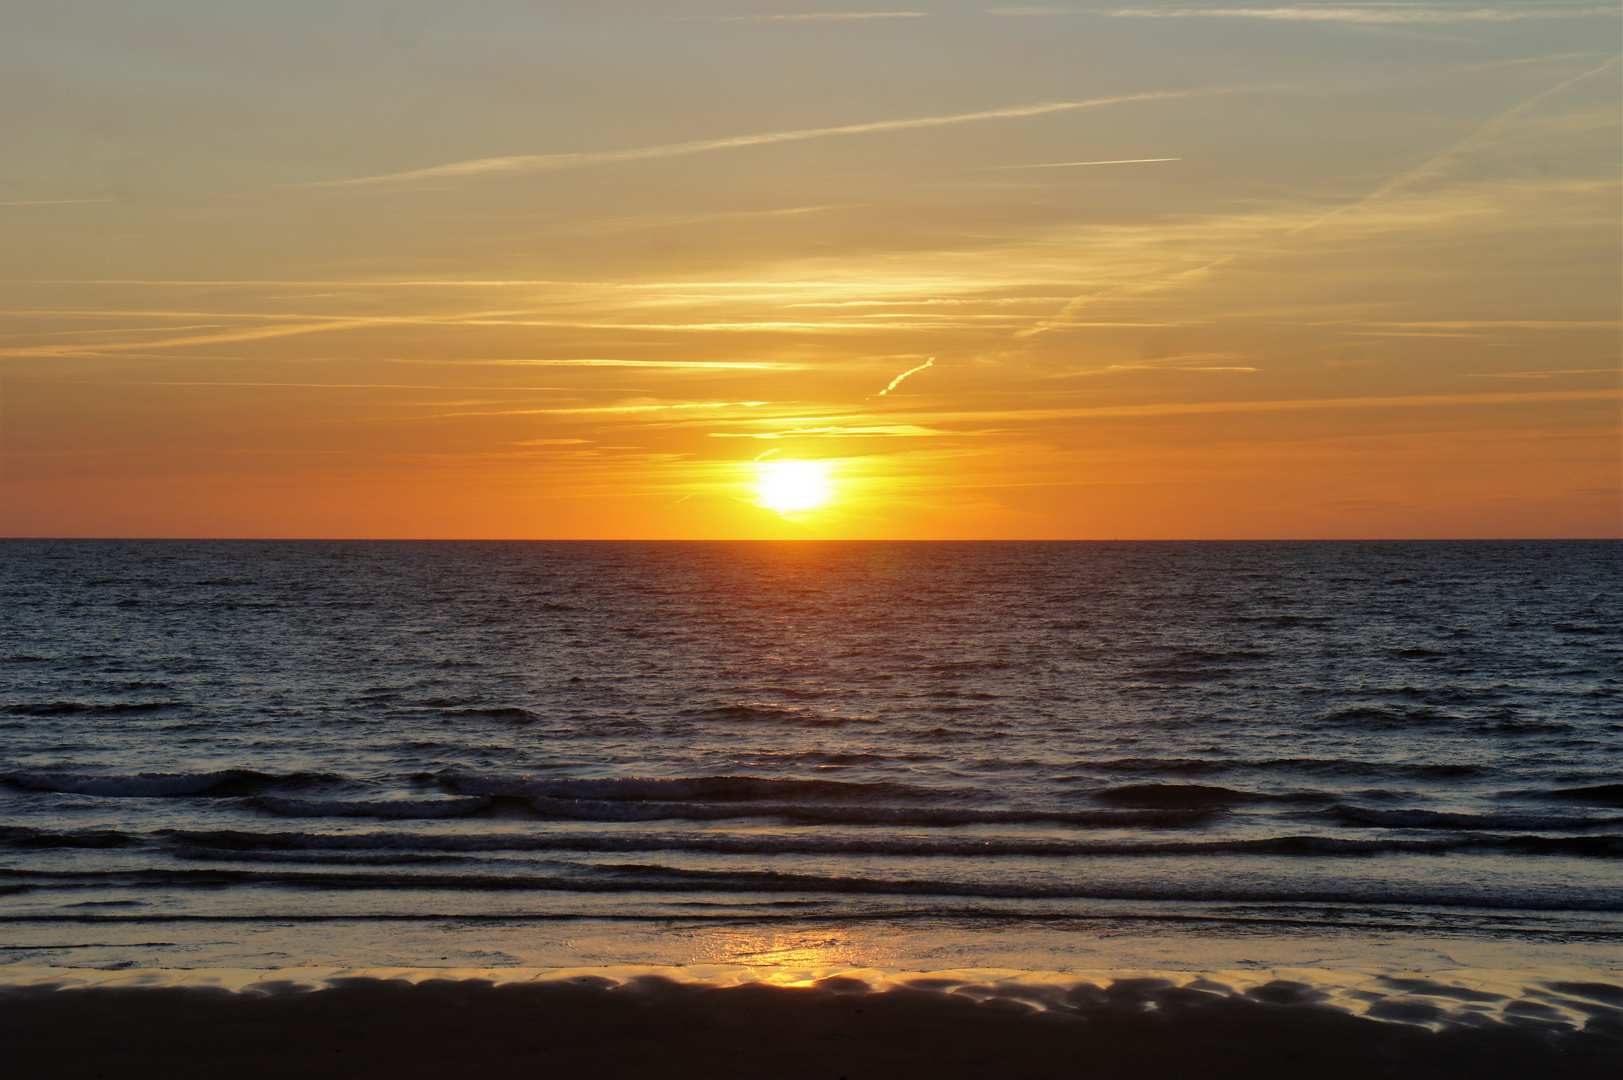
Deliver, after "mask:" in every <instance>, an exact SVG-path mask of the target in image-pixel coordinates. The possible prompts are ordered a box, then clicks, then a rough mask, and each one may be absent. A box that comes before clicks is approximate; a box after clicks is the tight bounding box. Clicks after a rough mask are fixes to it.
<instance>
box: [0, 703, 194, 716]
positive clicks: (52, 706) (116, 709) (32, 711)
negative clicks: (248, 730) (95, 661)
mask: <svg viewBox="0 0 1623 1080" xmlns="http://www.w3.org/2000/svg"><path fill="white" fill-rule="evenodd" d="M191 705H192V703H191V702H189V701H18V702H8V703H6V704H4V705H0V709H4V710H5V711H6V712H9V713H17V714H20V715H22V716H114V715H118V714H120V713H145V712H161V711H163V710H164V709H187V708H190V707H191Z"/></svg>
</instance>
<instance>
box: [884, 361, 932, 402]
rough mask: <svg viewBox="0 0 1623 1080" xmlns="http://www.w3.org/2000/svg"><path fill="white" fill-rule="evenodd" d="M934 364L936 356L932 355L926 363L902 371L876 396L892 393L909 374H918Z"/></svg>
mask: <svg viewBox="0 0 1623 1080" xmlns="http://www.w3.org/2000/svg"><path fill="white" fill-rule="evenodd" d="M934 366H935V357H933V356H932V357H930V359H928V360H926V361H925V362H924V363H922V364H920V365H919V366H918V367H916V368H908V369H907V370H906V371H904V372H902V373H901V374H900V375H898V376H896V377H895V378H894V379H892V380H890V385H889V386H887V387H885V388H884V389H883V390H881V391H879V393H878V394H875V395H874V396H875V397H884V396H885V395H886V394H888V393H890V392H891V391H892V390H894V389H896V388H897V387H898V386H900V385H902V380H903V379H905V378H907V377H908V376H909V375H917V374H918V373H919V372H921V371H923V370H924V369H925V368H927V367H934Z"/></svg>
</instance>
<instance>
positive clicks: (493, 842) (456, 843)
mask: <svg viewBox="0 0 1623 1080" xmlns="http://www.w3.org/2000/svg"><path fill="white" fill-rule="evenodd" d="M163 835H164V836H166V837H168V838H171V839H173V840H177V841H179V842H181V843H183V844H186V845H188V846H191V847H196V848H213V849H219V850H220V851H222V852H234V851H314V850H355V851H379V850H400V851H424V852H469V853H473V852H502V851H608V852H613V851H691V852H709V853H713V854H735V855H910V856H911V855H917V856H955V857H999V856H1040V857H1067V856H1077V855H1121V856H1143V855H1159V856H1165V855H1287V856H1322V855H1380V854H1405V853H1407V854H1415V853H1418V854H1428V855H1430V854H1449V853H1453V852H1471V851H1479V852H1502V853H1514V854H1561V855H1582V856H1590V857H1610V858H1616V857H1623V836H1600V837H1581V836H1580V837H1545V836H1510V837H1481V836H1472V835H1464V836H1456V837H1449V838H1438V839H1427V840H1403V839H1345V838H1341V837H1333V836H1275V837H1263V838H1257V839H1245V840H1189V841H1168V840H1155V841H1124V840H1053V839H1036V838H1034V839H1025V838H1019V837H989V838H986V839H978V838H975V839H972V838H964V837H952V838H939V839H938V838H919V837H875V836H827V835H822V836H760V835H753V834H743V835H738V834H734V835H725V834H722V835H715V834H703V833H701V834H692V833H547V834H539V835H537V834H512V833H495V834H492V833H485V834H475V835H468V834H460V835H455V834H452V835H447V834H432V833H364V834H353V833H351V834H343V835H330V834H327V835H324V834H310V833H258V832H247V831H238V830H217V831H212V832H195V831H193V832H188V831H180V830H173V831H167V832H165V833H164V834H163Z"/></svg>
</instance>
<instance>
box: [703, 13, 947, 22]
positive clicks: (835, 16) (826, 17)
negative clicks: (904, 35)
mask: <svg viewBox="0 0 1623 1080" xmlns="http://www.w3.org/2000/svg"><path fill="white" fill-rule="evenodd" d="M925 14H926V13H925V12H923V11H807V12H802V13H801V14H798V15H682V16H678V17H677V21H680V22H843V21H846V20H850V19H922V18H924V16H925Z"/></svg>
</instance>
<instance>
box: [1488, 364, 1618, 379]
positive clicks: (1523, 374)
mask: <svg viewBox="0 0 1623 1080" xmlns="http://www.w3.org/2000/svg"><path fill="white" fill-rule="evenodd" d="M1617 374H1623V373H1620V372H1619V371H1618V369H1617V368H1615V367H1609V368H1598V367H1596V368H1567V369H1566V370H1564V371H1478V372H1472V373H1471V374H1470V375H1468V376H1467V378H1471V379H1548V378H1550V377H1552V376H1555V375H1617Z"/></svg>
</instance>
